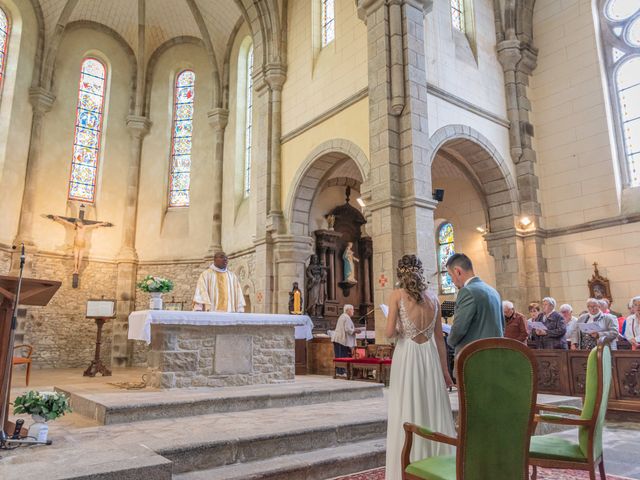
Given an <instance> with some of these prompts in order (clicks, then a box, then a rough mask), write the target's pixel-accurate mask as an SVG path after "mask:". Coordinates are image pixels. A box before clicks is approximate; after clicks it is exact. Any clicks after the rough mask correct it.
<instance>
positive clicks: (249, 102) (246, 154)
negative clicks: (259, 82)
mask: <svg viewBox="0 0 640 480" xmlns="http://www.w3.org/2000/svg"><path fill="white" fill-rule="evenodd" d="M254 60H255V58H254V52H253V43H251V45H249V48H247V53H246V58H245V70H246V72H245V75H246V77H245V82H246V88H245V92H244V102H245V105H244V132H243V138H244V150H243V152H242V153H243V155H242V159H243V162H242V198H249V196H250V195H251V173H252V172H251V169H252V167H253V157H252V155H253V148H252V147H253V145H252V143H253V62H254Z"/></svg>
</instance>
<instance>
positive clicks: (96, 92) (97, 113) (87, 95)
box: [69, 57, 107, 203]
mask: <svg viewBox="0 0 640 480" xmlns="http://www.w3.org/2000/svg"><path fill="white" fill-rule="evenodd" d="M106 77H107V71H106V68H105V66H104V64H103V63H102V62H101V61H100V60H98V59H96V58H91V57H88V58H85V59H84V60H83V61H82V67H81V69H80V86H79V88H78V105H77V108H76V128H75V135H74V139H73V159H72V161H71V178H70V179H69V199H70V200H80V201H83V202H90V203H92V202H94V201H95V190H96V178H97V175H98V159H99V155H100V140H101V136H102V124H103V113H104V95H105V85H106Z"/></svg>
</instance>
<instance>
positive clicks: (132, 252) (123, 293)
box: [111, 115, 151, 367]
mask: <svg viewBox="0 0 640 480" xmlns="http://www.w3.org/2000/svg"><path fill="white" fill-rule="evenodd" d="M150 127H151V122H150V121H149V120H148V119H147V118H146V117H142V116H136V115H129V116H128V117H127V128H128V130H129V134H130V135H131V157H130V160H129V169H128V171H127V190H126V198H125V208H124V215H123V217H122V246H121V247H120V253H119V254H118V257H117V259H116V262H117V264H118V271H117V284H116V298H117V300H118V302H117V306H116V318H115V319H114V322H113V347H112V350H111V364H112V365H113V366H115V367H120V366H125V365H127V364H128V363H129V362H130V357H131V352H130V347H129V342H128V340H127V333H128V326H129V323H128V318H129V313H131V312H132V311H133V310H134V304H135V288H136V273H137V264H138V254H137V252H136V249H135V241H136V224H137V220H138V195H139V184H140V162H141V160H142V142H143V140H144V137H145V136H146V135H147V133H149V128H150Z"/></svg>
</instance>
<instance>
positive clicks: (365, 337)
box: [356, 308, 376, 346]
mask: <svg viewBox="0 0 640 480" xmlns="http://www.w3.org/2000/svg"><path fill="white" fill-rule="evenodd" d="M375 310H376V309H375V308H372V309H371V310H369V311H368V312H367V313H365V314H364V315H362V316H361V317H359V318H358V320H356V321H357V322H360V320H362V319H364V344H365V346H366V345H367V341H368V340H369V339H368V338H367V317H368V316H369V315H371V314H372V313H373V312H375Z"/></svg>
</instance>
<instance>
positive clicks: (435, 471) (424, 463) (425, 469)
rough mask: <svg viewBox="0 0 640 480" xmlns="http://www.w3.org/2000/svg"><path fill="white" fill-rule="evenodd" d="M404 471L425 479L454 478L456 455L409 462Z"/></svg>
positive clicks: (452, 479)
mask: <svg viewBox="0 0 640 480" xmlns="http://www.w3.org/2000/svg"><path fill="white" fill-rule="evenodd" d="M405 472H407V473H410V474H411V475H415V476H416V477H420V478H424V479H425V480H456V456H455V455H442V456H439V457H429V458H425V459H424V460H419V461H417V462H414V463H411V464H409V465H408V466H407V468H406V469H405Z"/></svg>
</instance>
